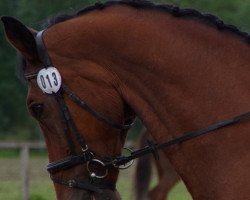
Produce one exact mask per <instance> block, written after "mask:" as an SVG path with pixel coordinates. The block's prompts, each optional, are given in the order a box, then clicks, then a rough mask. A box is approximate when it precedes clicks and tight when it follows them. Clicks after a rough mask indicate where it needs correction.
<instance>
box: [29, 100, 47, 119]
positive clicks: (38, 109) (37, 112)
mask: <svg viewBox="0 0 250 200" xmlns="http://www.w3.org/2000/svg"><path fill="white" fill-rule="evenodd" d="M30 109H31V111H32V114H33V116H34V117H36V118H40V117H41V115H42V113H43V110H44V105H43V104H40V103H37V104H33V105H32V106H30Z"/></svg>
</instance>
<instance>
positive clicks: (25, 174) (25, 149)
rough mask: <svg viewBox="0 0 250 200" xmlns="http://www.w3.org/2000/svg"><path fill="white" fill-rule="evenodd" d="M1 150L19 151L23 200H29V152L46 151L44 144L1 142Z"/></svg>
mask: <svg viewBox="0 0 250 200" xmlns="http://www.w3.org/2000/svg"><path fill="white" fill-rule="evenodd" d="M0 149H19V150H20V161H21V163H20V164H21V169H20V176H21V179H22V196H23V200H29V150H30V149H45V144H44V143H43V142H0Z"/></svg>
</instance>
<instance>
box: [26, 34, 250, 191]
mask: <svg viewBox="0 0 250 200" xmlns="http://www.w3.org/2000/svg"><path fill="white" fill-rule="evenodd" d="M42 34H43V31H41V32H38V34H37V35H36V44H37V49H38V54H39V57H40V60H41V62H42V63H43V65H44V67H49V66H53V65H52V63H51V61H50V58H49V55H48V53H47V50H46V47H45V45H44V42H43V36H42ZM37 74H38V73H37V72H35V73H29V74H25V77H26V79H27V80H31V79H34V78H36V77H37ZM64 94H66V95H68V96H69V97H70V99H71V100H72V101H73V102H75V103H76V104H77V105H79V106H80V107H81V108H83V109H84V110H86V111H88V112H89V113H91V114H92V115H93V116H95V118H97V119H98V120H100V121H102V122H103V123H105V124H107V125H108V126H110V127H112V128H117V129H121V130H124V131H126V130H128V129H129V128H130V127H131V126H132V125H133V120H131V119H130V120H128V121H127V122H125V124H124V125H121V124H116V123H114V122H112V121H110V120H108V119H107V118H105V117H104V116H102V115H101V114H99V113H98V112H96V111H95V110H94V109H93V108H91V107H90V106H89V105H88V104H87V103H86V102H84V101H83V100H82V99H81V98H80V97H78V96H77V95H76V94H74V93H73V92H72V91H71V90H70V89H69V88H68V86H66V85H65V84H62V86H61V89H60V91H59V92H57V93H54V94H53V95H54V96H55V98H56V100H57V102H58V104H59V108H60V111H61V115H62V121H63V122H62V123H63V127H64V134H65V137H66V138H67V141H68V146H69V148H70V151H71V156H69V157H66V158H64V159H62V160H58V161H55V162H52V163H49V164H48V166H47V170H48V171H49V172H50V173H51V179H52V180H53V181H54V182H55V183H59V184H62V185H66V186H68V187H71V188H78V189H85V190H89V191H92V192H101V191H102V190H101V189H105V188H108V189H114V188H115V186H114V185H112V184H98V183H90V182H88V183H83V182H79V181H76V180H75V179H71V180H63V179H60V178H57V177H55V176H53V175H52V174H53V173H55V172H57V171H61V170H65V169H69V168H72V167H74V166H76V165H80V164H86V163H87V169H88V171H89V173H90V176H91V177H92V178H93V179H102V178H104V177H105V176H106V175H107V173H108V169H111V168H119V167H120V166H123V165H125V164H126V163H128V162H130V161H131V160H133V159H135V158H139V157H141V156H144V155H146V154H149V153H152V154H153V155H154V156H155V158H156V159H158V158H159V157H158V154H157V151H158V150H160V149H163V148H167V147H170V146H172V145H175V144H180V143H182V142H185V141H188V140H191V139H193V138H196V137H198V136H201V135H204V134H206V133H210V132H213V131H215V130H217V129H220V128H223V127H225V126H229V125H233V124H235V123H238V122H240V121H243V120H247V119H249V118H250V112H247V113H244V114H241V115H239V116H236V117H233V118H230V119H226V120H223V121H221V122H218V123H215V124H212V125H210V126H208V127H206V128H202V129H199V130H196V131H193V132H189V133H186V134H184V135H183V136H181V137H178V138H175V139H173V140H170V141H168V142H165V143H161V144H156V143H153V142H150V141H149V142H148V145H147V146H146V147H144V148H142V149H139V150H136V151H133V152H131V155H129V156H118V157H116V158H109V159H107V158H97V157H96V155H95V154H94V153H93V152H92V151H91V150H89V148H88V146H87V144H86V141H85V140H84V137H83V136H82V135H81V134H80V132H79V130H78V128H77V126H76V124H75V123H74V121H73V119H72V117H71V114H70V111H69V109H68V107H67V105H66V103H65V101H64V98H63V95H64ZM70 128H71V129H72V130H73V132H74V134H75V136H76V138H77V141H78V144H79V145H80V148H81V150H82V153H81V154H76V152H75V146H74V143H73V142H72V139H71V137H70V132H69V131H70ZM91 164H95V165H99V166H100V167H102V168H103V169H105V173H104V175H103V176H100V175H97V174H95V173H94V172H91V170H90V165H91Z"/></svg>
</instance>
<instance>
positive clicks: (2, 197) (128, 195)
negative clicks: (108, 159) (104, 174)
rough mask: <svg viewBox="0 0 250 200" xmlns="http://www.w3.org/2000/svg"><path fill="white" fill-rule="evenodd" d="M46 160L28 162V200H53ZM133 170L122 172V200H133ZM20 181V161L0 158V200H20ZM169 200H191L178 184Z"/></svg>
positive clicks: (13, 158) (43, 158)
mask: <svg viewBox="0 0 250 200" xmlns="http://www.w3.org/2000/svg"><path fill="white" fill-rule="evenodd" d="M46 164H47V159H46V158H45V157H44V156H38V157H36V156H32V157H31V160H30V177H31V180H30V200H53V199H55V193H54V189H53V186H52V182H51V180H50V179H49V176H48V174H47V172H46V170H45V166H46ZM132 180H133V168H130V169H128V170H125V171H122V173H121V175H120V178H119V181H118V186H117V187H118V191H119V192H120V194H121V196H122V199H123V200H134V198H133V184H132ZM154 182H156V180H155V181H154ZM21 190H22V189H21V181H20V160H19V158H18V157H17V156H14V155H12V156H11V157H7V156H6V155H5V156H3V157H2V156H0V200H22V193H21ZM169 200H192V198H191V197H190V196H189V194H188V193H187V191H186V188H185V186H184V185H183V184H182V183H180V184H177V185H176V187H174V189H173V190H172V191H171V193H170V195H169Z"/></svg>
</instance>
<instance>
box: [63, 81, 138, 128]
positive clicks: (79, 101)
mask: <svg viewBox="0 0 250 200" xmlns="http://www.w3.org/2000/svg"><path fill="white" fill-rule="evenodd" d="M62 89H63V91H64V92H65V93H66V94H67V95H68V96H69V97H70V98H71V100H72V101H73V102H75V103H76V104H77V105H79V106H80V107H81V108H83V109H84V110H86V111H87V112H89V113H91V114H92V115H93V116H94V117H95V118H96V119H98V120H100V121H102V122H104V123H105V124H107V125H108V126H110V127H113V128H117V129H121V130H123V129H125V130H127V129H130V128H131V127H132V126H133V124H134V121H132V120H131V121H129V122H127V124H116V123H114V122H112V121H110V120H108V119H107V118H106V117H104V116H102V115H101V114H100V113H98V112H96V111H95V110H94V109H93V108H91V107H90V106H89V105H88V104H87V103H86V102H85V101H83V100H82V99H80V97H78V96H77V95H76V94H74V93H73V92H72V91H71V90H70V89H69V88H68V87H67V86H66V85H65V84H62Z"/></svg>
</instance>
